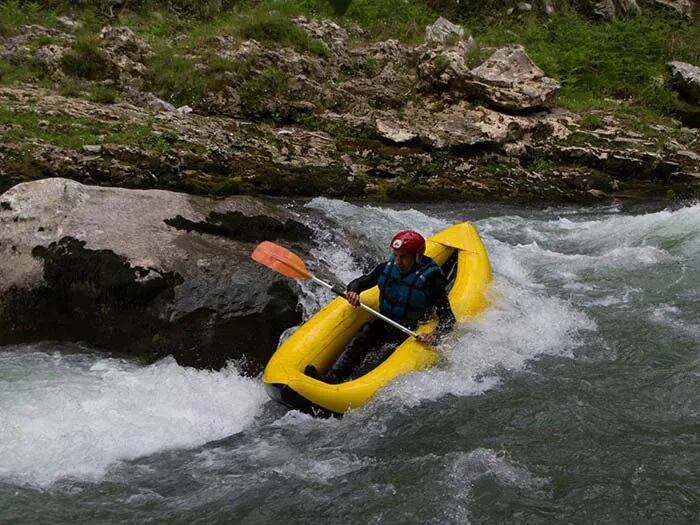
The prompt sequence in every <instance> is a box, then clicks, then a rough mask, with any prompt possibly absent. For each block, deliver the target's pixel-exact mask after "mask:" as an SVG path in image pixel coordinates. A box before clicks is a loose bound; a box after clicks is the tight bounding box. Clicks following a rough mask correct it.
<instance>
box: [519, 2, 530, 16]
mask: <svg viewBox="0 0 700 525" xmlns="http://www.w3.org/2000/svg"><path fill="white" fill-rule="evenodd" d="M518 11H520V12H522V13H528V12H530V11H532V4H529V3H527V2H520V3H518Z"/></svg>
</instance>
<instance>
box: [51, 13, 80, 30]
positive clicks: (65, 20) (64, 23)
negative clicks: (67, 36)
mask: <svg viewBox="0 0 700 525" xmlns="http://www.w3.org/2000/svg"><path fill="white" fill-rule="evenodd" d="M56 22H58V24H59V25H60V26H61V27H62V28H63V29H65V30H66V31H71V32H73V31H77V30H78V29H80V28H81V27H83V24H81V23H80V22H79V21H77V20H73V19H72V18H69V17H67V16H59V17H58V18H57V19H56Z"/></svg>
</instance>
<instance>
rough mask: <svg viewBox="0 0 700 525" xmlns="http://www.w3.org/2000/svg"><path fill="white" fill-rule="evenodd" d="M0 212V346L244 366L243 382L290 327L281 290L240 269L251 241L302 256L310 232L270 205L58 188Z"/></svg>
mask: <svg viewBox="0 0 700 525" xmlns="http://www.w3.org/2000/svg"><path fill="white" fill-rule="evenodd" d="M0 202H2V205H0V225H1V226H2V227H1V228H0V232H2V233H0V254H1V256H0V261H1V262H0V298H1V299H0V345H2V344H11V343H15V342H27V341H38V340H45V339H47V338H48V339H60V340H70V341H86V342H88V343H91V344H94V345H97V346H99V347H102V348H105V349H109V350H112V351H115V352H117V353H120V354H128V355H133V356H139V357H143V358H144V359H147V360H149V361H152V360H155V359H159V358H161V357H164V356H167V355H173V356H175V358H176V359H177V360H178V362H180V363H181V364H184V365H192V366H197V367H214V368H218V367H221V366H223V365H224V364H225V363H226V361H227V360H229V359H238V358H241V357H243V356H246V357H247V358H248V359H249V360H250V362H251V363H252V368H251V371H255V370H256V369H257V368H256V367H257V366H260V364H264V363H265V362H266V360H267V359H268V358H269V356H270V355H271V354H272V352H273V351H274V349H275V347H276V345H277V341H278V338H279V336H280V334H281V333H282V331H283V330H285V329H287V328H289V327H290V326H293V325H295V324H298V323H299V321H300V314H299V312H298V311H297V297H296V293H295V291H294V289H293V286H294V285H293V283H290V282H289V281H288V280H282V278H279V277H278V276H277V275H276V274H274V272H271V271H269V270H267V269H265V268H263V267H261V266H259V265H257V264H255V263H253V262H252V261H251V260H250V258H249V253H250V251H251V250H252V248H253V247H254V245H255V244H256V243H257V242H258V241H260V240H266V239H267V240H273V241H274V240H278V241H281V242H283V243H285V244H286V245H292V246H295V247H296V248H297V249H299V250H302V253H303V250H304V249H305V247H306V246H307V243H308V238H309V236H310V230H308V228H307V227H306V226H304V225H303V224H301V223H300V222H298V220H297V218H296V217H295V216H293V214H291V213H290V212H288V211H286V210H284V209H281V208H278V207H277V206H274V205H272V204H267V203H264V202H262V201H259V200H257V199H253V198H247V197H240V198H230V199H226V200H220V201H215V200H211V199H205V198H198V197H191V196H187V195H183V194H176V193H172V192H166V191H157V190H152V191H134V190H125V189H117V188H98V187H91V186H85V185H82V184H79V183H76V182H74V181H69V180H65V179H45V180H42V181H38V182H35V183H27V184H22V185H19V186H17V187H15V188H13V189H12V190H10V191H8V192H6V193H5V194H3V195H2V196H0ZM183 221H184V222H187V223H188V224H190V225H193V227H192V228H191V229H189V228H181V227H176V226H171V225H169V224H173V223H175V224H179V223H182V222H183ZM259 226H260V227H259Z"/></svg>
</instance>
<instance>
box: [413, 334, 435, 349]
mask: <svg viewBox="0 0 700 525" xmlns="http://www.w3.org/2000/svg"><path fill="white" fill-rule="evenodd" d="M416 339H418V341H420V342H421V343H423V344H424V345H428V346H433V345H434V344H435V342H436V340H435V336H434V335H433V334H418V337H416Z"/></svg>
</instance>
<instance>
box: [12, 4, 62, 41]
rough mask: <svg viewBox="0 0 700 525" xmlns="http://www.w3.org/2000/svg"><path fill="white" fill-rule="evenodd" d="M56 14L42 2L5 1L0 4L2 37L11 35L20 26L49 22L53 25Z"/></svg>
mask: <svg viewBox="0 0 700 525" xmlns="http://www.w3.org/2000/svg"><path fill="white" fill-rule="evenodd" d="M54 20H55V13H54V12H53V11H51V10H46V9H45V8H44V7H42V4H41V2H26V1H22V0H5V1H3V2H0V36H9V35H11V34H12V33H13V32H14V31H15V30H16V29H17V28H18V27H19V26H21V25H24V24H34V23H41V22H47V23H50V24H53V21H54Z"/></svg>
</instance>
